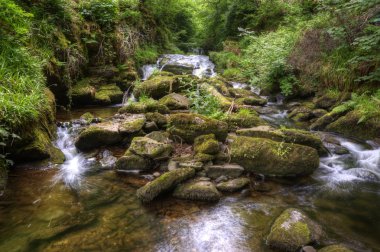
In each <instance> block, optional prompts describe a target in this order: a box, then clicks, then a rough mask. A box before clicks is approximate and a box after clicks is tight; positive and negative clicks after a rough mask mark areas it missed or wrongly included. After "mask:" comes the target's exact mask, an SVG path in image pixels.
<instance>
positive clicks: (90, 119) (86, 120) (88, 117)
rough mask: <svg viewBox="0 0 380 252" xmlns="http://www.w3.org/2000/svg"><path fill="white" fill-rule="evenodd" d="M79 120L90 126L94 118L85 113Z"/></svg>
mask: <svg viewBox="0 0 380 252" xmlns="http://www.w3.org/2000/svg"><path fill="white" fill-rule="evenodd" d="M80 119H81V120H82V121H84V122H85V123H87V124H90V123H92V122H93V120H94V119H95V116H94V115H93V114H91V113H90V112H86V113H84V114H83V115H81V116H80Z"/></svg>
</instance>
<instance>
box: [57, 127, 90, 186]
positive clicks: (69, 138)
mask: <svg viewBox="0 0 380 252" xmlns="http://www.w3.org/2000/svg"><path fill="white" fill-rule="evenodd" d="M77 130H78V127H77V126H75V125H74V126H73V127H69V126H68V125H63V126H61V127H58V132H57V135H58V139H57V141H56V146H57V147H58V148H59V149H60V150H61V151H62V152H63V154H64V155H65V158H66V161H65V162H64V163H63V164H62V165H61V166H60V170H59V172H58V174H57V175H56V176H55V178H54V180H55V181H54V182H56V183H57V182H60V181H63V182H64V183H65V184H66V185H67V186H69V187H71V188H79V187H80V185H81V180H82V176H83V174H84V172H85V170H86V165H85V163H86V161H87V160H86V158H85V157H84V156H83V155H82V154H81V153H78V151H77V149H76V147H75V145H74V140H75V137H74V136H75V135H76V133H77V132H76V131H77Z"/></svg>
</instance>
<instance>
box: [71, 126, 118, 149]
mask: <svg viewBox="0 0 380 252" xmlns="http://www.w3.org/2000/svg"><path fill="white" fill-rule="evenodd" d="M121 140H122V137H121V135H120V134H119V129H118V124H115V123H112V122H105V123H99V124H97V125H96V126H90V127H88V128H87V129H85V130H84V131H82V132H81V133H80V135H79V137H78V138H77V139H76V141H75V147H77V148H78V149H79V150H82V151H86V150H92V149H95V148H98V147H101V146H111V145H115V144H118V143H120V142H121Z"/></svg>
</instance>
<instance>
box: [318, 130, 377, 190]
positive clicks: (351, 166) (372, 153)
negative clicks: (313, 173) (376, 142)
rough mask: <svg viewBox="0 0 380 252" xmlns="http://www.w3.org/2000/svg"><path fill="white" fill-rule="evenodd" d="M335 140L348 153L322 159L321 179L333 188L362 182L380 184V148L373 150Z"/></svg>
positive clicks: (357, 144) (346, 141) (341, 139)
mask: <svg viewBox="0 0 380 252" xmlns="http://www.w3.org/2000/svg"><path fill="white" fill-rule="evenodd" d="M335 139H336V140H337V141H338V142H339V144H340V146H342V147H344V148H346V149H347V151H348V153H347V154H344V155H337V154H332V155H330V156H329V157H325V158H322V159H321V168H322V170H321V172H320V174H319V176H318V177H319V179H321V180H323V181H325V182H327V184H329V185H331V186H337V185H339V184H344V183H349V182H350V183H351V182H360V181H371V182H376V183H380V147H379V146H375V147H374V148H372V149H371V148H367V147H366V146H365V145H363V144H359V143H355V142H353V141H350V140H348V139H345V138H342V137H335Z"/></svg>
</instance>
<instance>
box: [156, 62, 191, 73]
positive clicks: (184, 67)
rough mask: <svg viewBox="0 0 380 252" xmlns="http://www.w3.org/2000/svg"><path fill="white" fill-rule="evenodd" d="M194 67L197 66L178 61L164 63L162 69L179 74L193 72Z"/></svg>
mask: <svg viewBox="0 0 380 252" xmlns="http://www.w3.org/2000/svg"><path fill="white" fill-rule="evenodd" d="M194 68H195V66H194V65H192V64H186V63H176V62H172V63H168V64H164V65H163V66H162V70H164V71H166V72H170V73H173V74H178V75H181V74H192V73H193V70H194Z"/></svg>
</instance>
